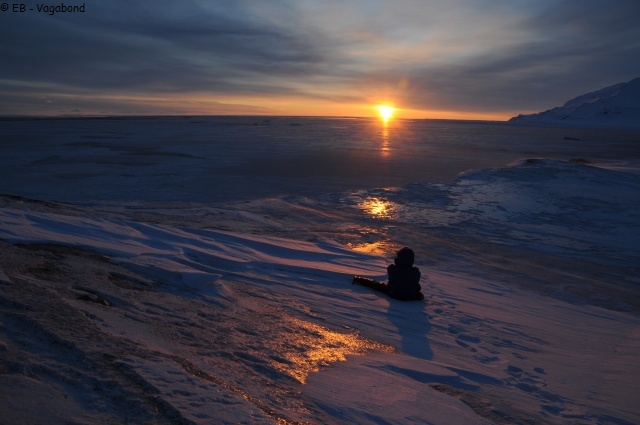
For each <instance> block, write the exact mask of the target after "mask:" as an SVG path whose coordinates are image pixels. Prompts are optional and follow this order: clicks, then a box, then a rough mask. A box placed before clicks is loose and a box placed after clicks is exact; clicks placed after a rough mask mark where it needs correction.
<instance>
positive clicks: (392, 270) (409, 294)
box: [387, 247, 422, 301]
mask: <svg viewBox="0 0 640 425" xmlns="http://www.w3.org/2000/svg"><path fill="white" fill-rule="evenodd" d="M413 260H414V253H413V250H411V249H410V248H406V247H405V248H402V249H401V250H399V251H398V253H397V254H396V258H395V260H394V264H390V265H389V267H387V273H388V274H389V282H388V283H387V294H388V295H389V296H390V297H391V298H395V299H398V300H404V301H408V300H415V299H418V293H419V292H420V289H422V288H421V287H420V283H419V282H420V276H421V274H420V270H419V269H418V268H417V267H413Z"/></svg>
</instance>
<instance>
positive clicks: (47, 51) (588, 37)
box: [0, 0, 640, 120]
mask: <svg viewBox="0 0 640 425" xmlns="http://www.w3.org/2000/svg"><path fill="white" fill-rule="evenodd" d="M21 1H23V2H25V3H23V4H24V5H25V8H24V12H20V8H19V7H18V9H17V11H16V10H15V6H13V3H3V4H2V7H3V11H0V40H2V41H1V42H0V115H53V116H57V115H218V114H232V115H312V116H372V115H375V114H376V110H375V106H377V105H380V104H388V105H392V106H394V107H395V108H396V116H398V117H405V118H450V119H492V120H493V119H495V120H506V119H508V118H510V117H512V116H515V115H518V114H520V113H533V112H539V111H542V110H546V109H549V108H552V107H555V106H561V105H562V104H563V103H564V102H566V101H568V100H570V99H572V98H573V97H576V96H578V95H581V94H584V93H587V92H590V91H595V90H598V89H601V88H603V87H607V86H610V85H613V84H617V83H621V82H626V81H629V80H631V79H633V78H635V77H639V76H640V25H638V17H640V1H638V0H535V1H534V0H390V1H382V0H353V1H348V0H343V1H338V0H316V1H312V0H297V1H295V0H291V1H287V0H246V1H245V0H233V1H225V0H182V1H180V2H178V1H165V0H154V1H131V0H86V1H84V2H80V1H78V0H67V1H65V2H64V3H63V4H64V5H65V6H74V5H83V4H84V12H72V13H69V12H59V11H58V12H56V11H55V10H54V11H53V12H54V13H53V14H51V11H50V10H49V11H45V10H42V9H41V10H39V7H40V6H42V3H29V1H30V0H21ZM16 4H17V3H16ZM59 4H61V3H55V2H51V3H46V4H45V5H47V6H55V5H59ZM4 5H7V6H8V10H6V11H4V7H5V6H4ZM18 6H19V4H18Z"/></svg>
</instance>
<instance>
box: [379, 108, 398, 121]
mask: <svg viewBox="0 0 640 425" xmlns="http://www.w3.org/2000/svg"><path fill="white" fill-rule="evenodd" d="M377 109H378V113H380V117H381V118H382V119H383V120H384V121H389V120H390V119H391V117H392V116H393V113H394V112H395V110H396V108H394V107H393V106H388V105H380V106H378V108H377Z"/></svg>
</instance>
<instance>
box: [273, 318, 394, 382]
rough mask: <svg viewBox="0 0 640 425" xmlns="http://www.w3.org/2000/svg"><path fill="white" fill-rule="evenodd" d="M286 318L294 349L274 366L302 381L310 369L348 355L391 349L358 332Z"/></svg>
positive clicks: (286, 351)
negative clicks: (338, 329)
mask: <svg viewBox="0 0 640 425" xmlns="http://www.w3.org/2000/svg"><path fill="white" fill-rule="evenodd" d="M289 320H290V321H291V326H292V327H293V328H294V329H296V332H295V334H296V340H295V347H296V349H287V350H284V352H281V356H282V357H283V358H284V360H286V361H284V362H283V361H278V362H275V363H274V365H273V366H274V367H275V368H276V369H278V370H280V371H281V372H284V373H286V374H287V375H289V376H291V377H292V378H294V379H295V380H296V381H298V382H300V383H302V384H304V383H305V382H306V381H307V377H308V376H309V374H310V373H311V372H317V371H319V370H320V367H322V366H328V365H330V364H331V363H335V362H339V361H345V360H346V356H348V355H364V354H367V353H370V352H373V351H385V352H392V351H393V350H394V349H393V347H391V346H388V345H384V344H381V343H379V342H376V341H373V340H370V339H366V338H363V337H361V336H359V335H358V334H357V333H340V332H335V331H332V330H329V329H327V328H324V327H322V326H319V325H316V324H314V323H311V322H307V321H304V320H299V319H295V318H290V319H289Z"/></svg>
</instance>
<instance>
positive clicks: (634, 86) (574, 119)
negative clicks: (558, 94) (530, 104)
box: [509, 78, 640, 126]
mask: <svg viewBox="0 0 640 425" xmlns="http://www.w3.org/2000/svg"><path fill="white" fill-rule="evenodd" d="M509 122H511V123H558V122H565V123H566V122H570V123H585V124H596V125H607V124H614V125H616V124H634V125H638V126H640V78H635V79H633V80H631V81H629V82H626V83H619V84H615V85H613V86H609V87H605V88H603V89H600V90H597V91H594V92H591V93H587V94H583V95H581V96H578V97H576V98H574V99H572V100H570V101H568V102H566V103H565V104H564V105H563V106H558V107H556V108H553V109H549V110H546V111H544V112H539V113H537V114H528V115H518V116H517V117H513V118H511V119H510V120H509Z"/></svg>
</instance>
